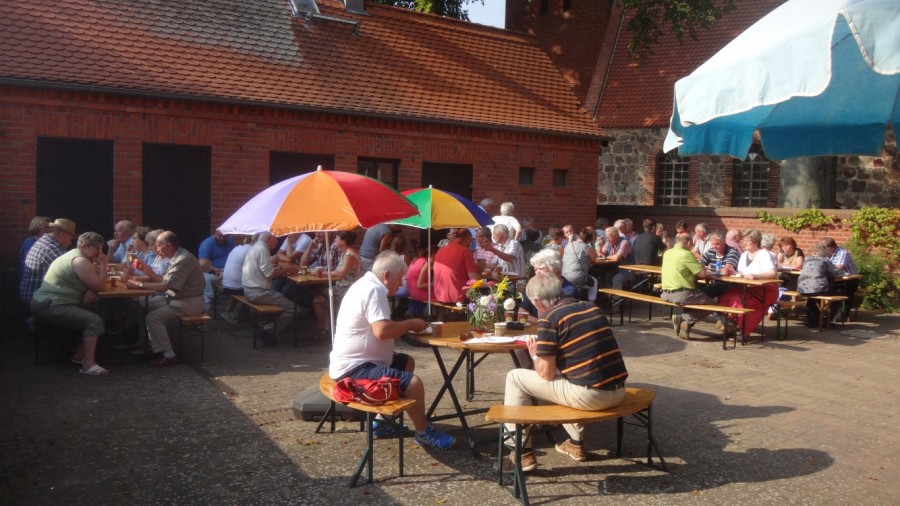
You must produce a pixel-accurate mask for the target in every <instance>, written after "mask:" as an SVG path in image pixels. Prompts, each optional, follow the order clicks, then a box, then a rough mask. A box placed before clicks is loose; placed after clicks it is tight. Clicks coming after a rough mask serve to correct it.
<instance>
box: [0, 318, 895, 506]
mask: <svg viewBox="0 0 900 506" xmlns="http://www.w3.org/2000/svg"><path fill="white" fill-rule="evenodd" d="M636 314H638V313H636ZM644 314H645V313H644ZM860 320H861V321H859V322H856V323H850V324H847V325H846V326H844V327H838V328H834V329H830V330H826V331H824V332H821V333H820V332H817V331H810V330H807V329H803V328H801V327H799V326H796V324H794V325H792V327H791V335H790V339H789V340H786V341H774V340H767V341H766V342H764V343H754V344H749V345H746V346H739V347H738V348H737V349H736V350H728V351H723V350H722V348H721V343H720V342H718V341H716V340H714V339H712V334H711V331H712V325H711V324H700V325H698V327H697V329H698V331H697V332H695V334H696V339H695V340H692V341H690V342H685V341H681V340H679V339H677V338H676V337H674V336H673V332H672V329H671V326H670V325H669V323H668V322H667V321H666V320H662V319H659V318H654V320H653V321H652V322H646V321H644V322H635V323H631V324H628V323H626V324H625V326H623V327H618V326H617V327H615V329H614V330H615V333H616V336H617V338H618V340H619V343H620V345H621V347H622V349H623V351H624V354H625V357H626V360H627V365H628V368H629V371H630V374H631V375H630V377H629V381H628V383H629V385H630V386H639V387H645V388H652V389H654V390H656V391H657V392H658V396H657V400H656V403H655V404H654V421H655V424H654V430H655V434H656V437H657V439H658V441H659V443H660V445H661V447H662V451H663V456H664V457H665V459H666V461H667V463H668V465H669V469H670V471H671V472H670V473H665V472H662V471H659V470H656V469H652V468H647V467H645V466H644V465H643V464H642V463H641V462H642V457H643V456H644V455H645V453H644V452H645V448H644V440H643V439H642V438H641V436H642V434H641V432H640V431H639V430H638V429H637V428H634V427H626V440H625V458H622V459H619V458H615V456H614V455H613V453H612V451H611V450H612V449H613V448H614V444H615V437H614V436H615V424H611V423H607V424H600V425H592V426H590V428H589V429H588V431H587V441H586V444H587V449H588V450H589V452H590V457H589V460H588V461H587V462H584V463H576V462H574V461H571V460H569V459H568V457H566V456H564V455H561V454H558V453H556V452H555V451H554V450H553V448H552V447H551V446H550V445H549V443H548V442H547V440H546V439H545V438H543V437H537V438H536V448H537V455H538V460H539V463H540V467H539V468H538V470H537V471H536V472H535V473H533V474H531V475H530V476H529V479H528V491H529V495H530V496H531V501H532V504H587V503H590V504H613V503H615V504H622V503H626V504H642V505H645V504H723V503H730V504H771V503H776V502H777V503H782V504H815V505H823V504H847V503H856V504H890V503H897V501H898V498H900V457H898V450H900V431H898V430H897V426H898V423H900V417H898V414H900V403H898V402H897V399H898V398H900V386H898V385H900V339H898V337H900V316H898V315H878V314H874V313H860ZM308 324H309V321H308V320H305V321H302V322H301V325H304V326H306V325H308ZM767 332H768V333H769V335H770V336H772V337H774V324H773V323H772V324H770V325H769V328H767ZM250 336H251V330H250V324H249V323H247V322H244V323H242V324H240V325H237V326H232V325H228V324H226V323H224V322H222V321H221V320H220V321H217V322H215V323H214V326H213V330H212V332H210V333H209V334H208V336H207V350H206V360H205V361H204V362H203V363H202V364H193V365H178V366H174V367H170V368H166V369H160V370H157V369H151V368H150V367H148V366H147V365H146V362H145V361H141V360H135V359H133V358H132V357H131V356H130V355H128V354H125V353H123V352H116V351H108V352H105V353H103V354H102V355H101V363H102V364H103V365H105V366H107V367H109V368H110V369H111V371H112V375H111V376H109V377H106V378H95V377H86V376H83V375H79V374H77V372H76V367H77V366H75V365H72V364H70V363H68V362H53V363H47V364H42V365H37V366H36V365H34V363H33V362H34V345H33V339H32V338H31V337H30V336H28V335H27V334H26V333H25V332H24V331H23V330H22V329H21V328H20V327H19V326H18V325H16V324H12V323H9V324H6V327H5V328H4V329H3V334H2V341H0V346H2V354H0V367H2V369H0V378H2V379H0V393H2V394H0V395H2V400H3V402H2V411H0V420H2V421H3V423H4V427H3V429H0V456H2V457H0V459H2V460H0V503H3V504H22V505H26V504H58V503H63V502H65V503H70V504H164V503H165V504H176V503H177V504H226V503H230V504H353V503H357V504H362V503H364V504H410V505H413V504H415V505H420V504H482V505H489V504H516V501H515V499H514V498H513V497H512V494H511V493H510V491H509V488H508V487H507V488H501V487H499V486H498V485H497V483H496V472H495V471H494V470H493V465H494V461H495V456H494V453H495V448H494V447H493V445H485V446H484V447H483V448H482V451H481V455H482V456H481V458H479V459H474V458H473V457H472V454H471V453H470V452H469V450H468V448H467V446H466V445H465V444H462V443H461V442H460V443H458V444H457V445H456V447H454V448H453V449H451V450H448V451H431V450H428V451H426V450H423V449H421V448H419V447H417V446H416V445H415V443H414V442H413V441H412V440H411V439H410V440H407V445H406V449H407V451H406V476H404V477H397V450H396V441H395V440H386V441H378V442H376V455H375V478H376V483H375V484H374V485H363V486H359V487H357V488H355V489H348V488H347V487H346V483H347V481H348V477H349V475H350V474H351V473H352V470H353V468H354V466H355V464H356V461H357V459H358V456H359V454H360V451H361V450H362V449H363V447H364V439H365V438H364V435H363V434H360V433H358V432H355V430H354V429H355V428H356V427H357V425H356V424H355V423H351V422H342V423H339V425H338V428H339V431H338V432H336V433H334V434H330V433H321V434H316V433H315V432H314V429H315V423H313V422H305V421H302V420H299V419H297V418H295V417H294V416H293V413H292V411H291V409H290V408H291V405H292V403H293V400H294V398H295V397H296V396H297V394H298V393H299V392H301V391H303V390H304V389H306V388H307V387H309V386H311V385H315V384H316V383H317V381H318V378H319V376H320V375H321V374H322V372H323V371H324V369H325V367H326V366H327V362H328V345H326V344H319V343H312V342H310V341H307V340H306V338H305V337H301V346H300V347H298V348H293V347H291V346H290V344H289V343H282V344H281V346H279V347H277V348H266V349H261V350H251V349H250ZM301 336H303V332H302V331H301ZM188 344H189V345H190V344H191V343H188ZM398 348H399V349H401V350H403V351H406V352H409V353H410V354H412V355H413V356H414V357H415V360H416V363H417V369H418V373H419V374H420V375H421V376H422V377H423V379H424V380H425V384H426V388H427V389H428V390H427V391H426V398H427V399H428V400H429V401H430V399H431V398H432V396H433V395H434V393H435V391H436V389H437V386H438V385H439V377H440V373H439V371H438V368H437V366H436V363H435V360H434V357H433V355H432V352H431V350H430V349H427V348H415V347H411V346H409V345H408V344H406V343H403V342H398ZM191 351H192V350H191V349H190V348H189V349H188V350H186V354H185V356H190V355H191V353H190V352H191ZM445 353H446V355H445V357H446V359H448V360H449V359H452V358H453V354H452V352H450V351H447V352H445ZM509 366H510V360H509V359H508V358H507V357H505V356H502V355H495V356H491V357H489V358H488V359H487V360H486V361H485V362H484V363H482V364H481V365H480V366H479V368H478V372H477V388H478V392H477V394H476V397H475V400H474V401H473V402H472V403H466V405H467V406H469V407H485V406H488V405H490V404H492V403H499V402H502V393H503V392H502V390H503V378H504V374H505V372H506V370H507V369H508V367H509ZM457 389H458V390H460V391H461V390H462V379H461V378H460V379H459V380H458V381H457ZM450 406H451V405H450V402H449V400H447V401H446V402H445V403H444V404H443V405H442V408H443V411H444V412H448V411H449V409H450ZM469 422H470V423H472V424H473V425H475V427H476V428H475V433H476V436H477V437H479V438H490V437H492V436H495V435H496V425H491V424H486V423H485V422H484V419H483V416H481V415H477V416H473V417H471V418H470V419H469ZM443 427H444V428H445V429H447V430H448V431H449V432H451V433H453V434H454V435H457V436H461V430H460V427H459V424H458V422H455V423H454V422H446V423H444V425H443ZM556 437H557V439H558V440H562V438H564V437H565V436H564V432H563V431H561V430H560V431H558V432H557V433H556ZM507 483H508V481H507Z"/></svg>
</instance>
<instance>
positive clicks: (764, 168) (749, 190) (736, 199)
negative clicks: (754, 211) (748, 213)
mask: <svg viewBox="0 0 900 506" xmlns="http://www.w3.org/2000/svg"><path fill="white" fill-rule="evenodd" d="M769 164H770V161H769V159H768V158H766V155H765V153H763V150H762V146H760V145H759V144H753V145H752V146H751V147H750V152H749V153H748V154H747V158H746V159H745V160H743V161H741V160H735V161H734V177H733V178H732V191H731V205H732V206H733V207H767V206H768V202H769Z"/></svg>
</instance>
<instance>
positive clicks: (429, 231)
mask: <svg viewBox="0 0 900 506" xmlns="http://www.w3.org/2000/svg"><path fill="white" fill-rule="evenodd" d="M419 237H421V236H419ZM425 247H426V248H428V249H427V250H426V251H428V260H427V263H426V264H425V268H426V269H428V323H431V320H432V319H433V318H432V317H431V228H430V227H429V228H428V243H427V244H426V245H425Z"/></svg>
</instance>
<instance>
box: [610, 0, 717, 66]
mask: <svg viewBox="0 0 900 506" xmlns="http://www.w3.org/2000/svg"><path fill="white" fill-rule="evenodd" d="M618 1H622V2H624V5H625V7H626V8H628V9H632V10H634V12H635V14H634V17H632V18H631V20H629V22H628V26H627V28H628V31H629V32H631V41H630V42H629V43H628V52H629V53H631V55H632V56H634V57H636V58H637V59H643V58H645V57H646V56H648V55H649V54H652V53H653V50H652V46H653V45H654V44H656V43H657V42H658V41H659V38H660V37H661V36H662V35H663V34H664V33H666V32H667V31H671V32H672V33H674V34H675V37H676V38H677V39H678V40H679V42H680V41H681V40H682V39H683V38H684V34H688V35H689V36H690V37H691V38H692V39H695V40H696V38H697V31H698V30H699V29H700V28H709V27H710V26H712V25H713V24H714V23H715V22H716V21H718V20H719V18H721V17H722V15H723V14H725V13H726V12H728V11H730V10H731V9H733V8H734V2H733V0H618Z"/></svg>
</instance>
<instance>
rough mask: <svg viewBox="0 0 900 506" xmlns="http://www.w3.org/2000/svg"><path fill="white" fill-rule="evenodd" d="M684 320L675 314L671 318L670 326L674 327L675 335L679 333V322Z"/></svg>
mask: <svg viewBox="0 0 900 506" xmlns="http://www.w3.org/2000/svg"><path fill="white" fill-rule="evenodd" d="M683 321H684V318H683V317H682V316H681V315H680V314H677V315H675V317H674V318H672V328H673V329H675V335H676V336H677V335H679V334H680V333H681V322H683Z"/></svg>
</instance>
